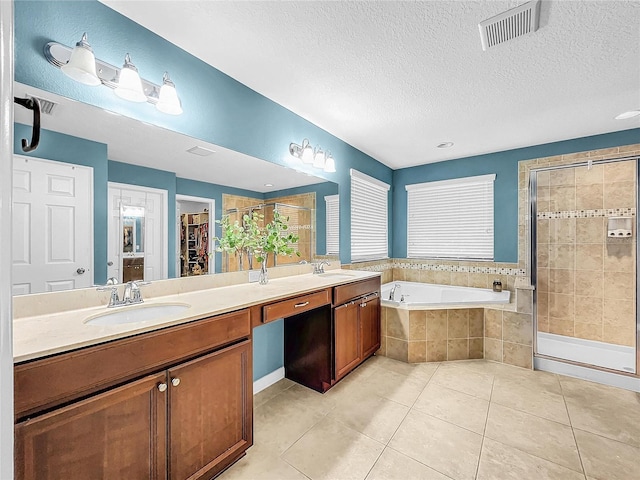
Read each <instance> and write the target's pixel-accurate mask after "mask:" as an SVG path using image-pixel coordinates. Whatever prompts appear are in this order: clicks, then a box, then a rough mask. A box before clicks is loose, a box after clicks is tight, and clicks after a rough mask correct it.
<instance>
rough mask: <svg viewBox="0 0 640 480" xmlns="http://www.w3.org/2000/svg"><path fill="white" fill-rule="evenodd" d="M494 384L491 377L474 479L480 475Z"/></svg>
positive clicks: (494, 381) (494, 378) (494, 380)
mask: <svg viewBox="0 0 640 480" xmlns="http://www.w3.org/2000/svg"><path fill="white" fill-rule="evenodd" d="M495 383H496V376H495V375H494V376H493V380H492V381H491V393H489V403H488V405H487V417H486V418H485V419H484V428H483V429H482V440H481V442H480V453H479V454H478V464H477V465H476V474H475V475H474V477H473V478H474V479H476V478H478V473H480V460H481V459H482V450H484V439H485V433H486V432H487V424H488V423H489V410H490V409H491V399H492V398H493V387H494V385H495Z"/></svg>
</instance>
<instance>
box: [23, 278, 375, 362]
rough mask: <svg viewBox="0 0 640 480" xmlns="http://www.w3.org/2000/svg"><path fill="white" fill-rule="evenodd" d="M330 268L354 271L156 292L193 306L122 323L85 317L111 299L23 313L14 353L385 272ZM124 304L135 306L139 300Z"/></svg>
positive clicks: (121, 333) (139, 329)
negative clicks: (48, 311) (96, 321)
mask: <svg viewBox="0 0 640 480" xmlns="http://www.w3.org/2000/svg"><path fill="white" fill-rule="evenodd" d="M330 272H331V273H334V274H335V273H336V272H342V273H344V274H345V275H349V277H344V276H342V275H340V276H335V275H334V276H320V275H312V274H305V275H294V276H290V277H283V278H277V279H273V280H270V281H269V283H268V284H267V285H259V284H257V283H245V284H241V285H233V286H227V287H218V288H211V289H208V290H198V291H195V292H189V293H181V294H176V295H166V296H162V297H155V298H152V299H150V300H145V302H144V304H145V305H154V304H164V303H183V304H188V305H190V307H189V308H188V309H186V310H184V311H183V312H181V313H179V314H176V315H172V316H164V317H161V318H159V319H154V320H148V321H144V322H137V323H129V324H120V325H89V324H86V323H85V321H86V320H87V318H90V317H92V316H95V315H97V314H100V313H106V312H107V308H106V305H105V306H101V307H92V308H83V309H79V310H69V311H64V312H58V313H52V314H47V315H37V316H32V317H23V318H18V319H15V320H14V322H13V359H14V362H16V363H17V362H23V361H26V360H32V359H35V358H39V357H44V356H47V355H52V354H55V353H61V352H65V351H68V350H74V349H76V348H80V347H86V346H89V345H95V344H98V343H102V342H106V341H108V340H114V339H118V338H124V337H128V336H131V335H136V334H139V333H144V332H149V331H153V330H157V329H159V328H165V327H169V326H173V325H179V324H181V323H185V322H188V321H190V320H195V319H199V318H204V317H208V316H212V315H219V314H222V313H227V312H231V311H234V310H240V309H242V308H246V307H250V306H252V305H258V304H261V303H267V302H272V301H277V300H279V299H282V298H286V297H290V296H294V295H300V294H304V293H308V292H312V291H315V290H320V289H323V288H327V287H332V286H335V285H341V284H346V283H351V282H355V281H358V280H364V279H367V278H373V277H376V276H379V275H380V274H379V273H377V272H363V271H356V270H331V271H330ZM330 272H328V273H330ZM119 308H135V306H125V307H119ZM112 310H114V309H109V311H112Z"/></svg>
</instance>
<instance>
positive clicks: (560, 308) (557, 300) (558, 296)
mask: <svg viewBox="0 0 640 480" xmlns="http://www.w3.org/2000/svg"><path fill="white" fill-rule="evenodd" d="M549 317H554V318H561V319H565V320H571V321H573V317H574V298H573V295H565V294H562V293H550V294H549ZM387 328H388V327H387Z"/></svg>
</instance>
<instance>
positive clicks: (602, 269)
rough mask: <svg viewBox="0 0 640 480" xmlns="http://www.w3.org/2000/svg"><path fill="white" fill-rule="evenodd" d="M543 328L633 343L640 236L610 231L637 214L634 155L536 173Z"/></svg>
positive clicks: (538, 271) (588, 338)
mask: <svg viewBox="0 0 640 480" xmlns="http://www.w3.org/2000/svg"><path fill="white" fill-rule="evenodd" d="M537 176H538V186H537V205H538V208H537V218H536V225H537V249H536V251H537V266H538V268H537V277H538V282H537V286H538V293H537V298H538V330H539V331H542V332H550V333H555V334H559V335H567V336H571V337H577V338H583V339H587V340H598V341H604V342H607V343H614V344H618V345H628V346H634V345H635V338H636V324H635V323H636V321H635V319H636V310H635V308H636V307H635V292H636V281H635V279H636V237H635V232H634V235H633V236H632V237H631V238H610V237H608V236H607V219H608V217H620V216H629V217H633V221H632V224H635V214H636V211H635V207H636V205H635V203H636V202H635V199H636V196H637V193H636V188H637V187H636V178H637V176H636V162H635V161H634V160H629V161H624V162H616V163H607V164H600V165H593V166H592V167H591V168H588V167H586V166H584V167H576V168H565V169H559V170H549V171H542V172H539V173H538V174H537Z"/></svg>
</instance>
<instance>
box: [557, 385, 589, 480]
mask: <svg viewBox="0 0 640 480" xmlns="http://www.w3.org/2000/svg"><path fill="white" fill-rule="evenodd" d="M558 383H559V384H560V391H561V392H562V401H563V402H564V408H565V409H566V410H567V417H569V425H570V427H571V435H572V436H573V442H574V443H575V444H576V452H578V459H579V460H580V467H582V474H583V475H584V477H585V478H587V470H586V469H585V468H584V462H583V461H582V454H581V453H580V446H579V445H578V439H577V437H576V431H575V429H574V427H573V422H572V421H571V413H569V405H568V404H567V397H565V395H564V388H563V386H562V382H561V381H560V379H559V378H558Z"/></svg>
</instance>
